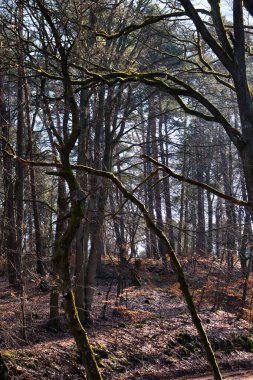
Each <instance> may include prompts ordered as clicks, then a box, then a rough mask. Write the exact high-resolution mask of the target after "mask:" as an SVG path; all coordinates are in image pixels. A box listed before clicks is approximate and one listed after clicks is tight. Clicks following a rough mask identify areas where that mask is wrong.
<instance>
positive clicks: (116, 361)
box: [0, 260, 253, 380]
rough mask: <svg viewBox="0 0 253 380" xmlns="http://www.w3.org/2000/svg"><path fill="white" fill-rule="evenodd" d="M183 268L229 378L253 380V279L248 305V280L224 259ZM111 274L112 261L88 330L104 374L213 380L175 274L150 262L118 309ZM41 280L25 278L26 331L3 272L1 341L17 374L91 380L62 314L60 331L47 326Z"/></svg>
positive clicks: (120, 378) (125, 379)
mask: <svg viewBox="0 0 253 380" xmlns="http://www.w3.org/2000/svg"><path fill="white" fill-rule="evenodd" d="M185 267H186V268H187V271H186V273H187V279H188V282H189V285H190V289H191V290H192V293H193V297H194V300H195V303H196V305H197V306H198V309H199V312H200V315H201V318H202V321H203V324H204V326H205V328H206V331H207V333H208V336H209V338H210V340H211V343H212V345H213V347H214V349H215V352H216V357H217V360H218V362H219V365H220V367H221V370H222V373H224V379H231V380H232V379H233V380H242V379H244V378H245V379H248V380H249V379H253V339H252V338H251V336H252V333H253V312H252V310H253V308H252V299H253V293H252V284H253V281H252V278H251V277H250V278H249V283H248V297H247V300H246V303H245V304H244V305H243V308H242V301H241V298H242V293H243V289H244V287H245V279H244V276H242V275H241V274H240V271H239V269H235V270H233V271H232V272H231V271H227V269H226V268H225V267H224V266H223V265H222V264H218V263H217V262H214V261H212V262H210V261H205V260H195V261H194V263H192V262H190V263H189V262H187V263H185ZM113 271H114V269H113V268H112V265H111V264H109V263H106V264H104V265H103V271H102V274H101V275H100V276H99V278H98V279H97V288H96V295H95V301H94V316H95V318H94V325H93V327H92V328H88V333H89V337H90V340H91V342H92V344H93V347H94V350H95V353H96V357H97V359H98V362H99V365H100V368H101V370H102V373H103V377H104V379H105V380H109V379H110V380H116V379H117V380H133V379H136V380H138V379H139V380H141V379H142V380H162V379H163V380H169V379H191V378H192V379H195V380H200V379H203V380H204V379H205V380H209V379H212V376H210V375H209V376H206V377H204V375H205V374H207V375H208V374H209V373H210V371H209V367H208V364H207V362H206V359H205V355H204V353H203V350H202V348H201V346H200V343H199V339H198V336H197V333H196V330H195V328H194V326H193V324H192V321H191V318H190V316H189V313H188V311H187V308H186V305H185V303H184V301H183V299H182V296H181V293H180V289H179V286H178V284H177V282H176V277H175V275H174V274H170V275H164V274H163V273H162V271H161V267H160V265H159V264H158V263H155V262H152V261H145V262H144V263H142V270H141V277H142V283H143V286H142V287H140V288H136V287H128V288H127V289H125V291H124V294H123V297H122V300H121V304H120V306H117V307H115V292H116V279H115V280H114V282H113V286H112V289H111V291H110V293H109V296H108V299H106V294H107V292H108V289H109V287H110V284H111V282H112V280H113ZM39 281H40V280H39V279H38V278H36V277H34V278H33V279H31V277H30V278H27V280H26V284H25V292H26V297H25V303H24V311H25V319H26V321H25V329H24V328H22V324H24V323H23V322H24V321H23V322H22V311H21V310H22V302H21V301H22V300H21V299H20V297H19V296H18V294H16V293H15V291H13V289H12V288H11V287H9V286H8V283H7V280H6V277H4V276H2V277H0V310H1V312H0V313H1V314H0V344H1V352H2V355H3V358H4V360H5V361H6V363H7V365H8V368H9V372H10V374H11V379H20V380H22V379H27V380H29V379H52V380H53V379H54V380H60V379H63V380H65V379H73V380H75V379H76V380H77V379H85V371H84V367H83V366H82V364H81V363H80V360H79V357H78V352H77V350H76V347H75V344H74V341H73V339H72V338H71V335H70V333H69V331H68V328H67V324H66V321H65V319H64V317H63V316H62V321H61V330H60V331H59V332H53V331H51V330H50V329H49V328H48V327H47V321H48V318H49V296H50V291H49V290H48V291H42V290H41V288H40V286H39ZM105 307H106V310H104V311H105V316H104V317H105V318H104V317H103V318H102V311H103V309H104V308H105ZM242 314H243V318H242V317H241V315H242ZM24 334H26V341H25V340H24ZM202 375H203V377H201V376H202ZM194 376H195V377H194ZM196 376H199V377H196ZM247 376H248V377H247ZM249 376H251V377H249Z"/></svg>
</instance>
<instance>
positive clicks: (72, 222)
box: [36, 0, 102, 380]
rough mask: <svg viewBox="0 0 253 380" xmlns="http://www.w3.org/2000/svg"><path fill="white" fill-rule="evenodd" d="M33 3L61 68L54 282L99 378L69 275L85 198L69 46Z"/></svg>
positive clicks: (90, 373) (92, 379)
mask: <svg viewBox="0 0 253 380" xmlns="http://www.w3.org/2000/svg"><path fill="white" fill-rule="evenodd" d="M36 3H37V5H38V7H39V9H40V11H41V14H42V15H43V17H44V18H45V21H46V23H47V24H48V26H49V28H50V29H51V33H52V35H53V37H54V40H55V44H56V46H57V48H58V52H59V59H60V64H61V72H62V85H63V99H64V110H65V113H64V117H63V126H62V128H63V130H62V136H63V137H61V135H60V134H59V133H58V132H57V131H56V133H55V138H56V139H57V140H58V144H57V150H58V152H59V155H60V160H61V168H60V169H59V171H55V172H51V173H48V174H53V175H57V176H59V177H61V178H63V179H64V180H65V181H66V183H67V185H68V188H69V195H70V215H69V219H68V226H67V228H66V230H65V231H64V232H63V233H62V234H61V235H60V236H59V237H58V239H57V241H56V242H55V252H54V256H53V265H54V270H55V275H56V278H58V285H59V287H60V290H61V292H62V294H63V297H64V302H63V306H64V310H65V312H66V317H67V320H68V323H69V327H70V330H71V332H72V334H73V337H74V339H75V342H76V345H77V347H78V350H79V352H80V353H81V357H82V360H83V363H84V366H85V369H86V376H87V379H88V380H102V376H101V373H100V370H99V368H98V365H97V362H96V359H95V356H94V353H93V350H92V347H91V345H90V342H89V339H88V336H87V333H86V331H85V329H84V327H83V326H82V324H81V322H80V319H79V316H78V311H77V308H76V305H75V297H74V292H73V289H72V284H71V276H70V248H71V244H72V242H73V240H74V238H75V236H76V233H77V231H78V229H79V226H80V224H81V221H82V219H83V216H84V213H83V201H84V199H85V196H84V193H83V191H82V189H81V187H80V184H79V182H78V180H77V177H76V176H75V174H74V172H73V169H72V167H71V164H70V155H71V152H72V151H73V148H74V147H75V145H76V142H77V139H78V137H79V134H80V131H81V124H80V115H79V109H78V106H77V102H76V99H75V94H74V91H73V88H72V84H71V79H70V76H69V65H68V57H69V50H68V47H66V46H64V42H62V38H61V35H60V34H59V33H60V32H59V30H58V28H57V26H56V25H55V24H54V21H53V19H52V17H51V12H50V11H49V10H48V9H47V8H46V7H45V5H44V3H43V2H41V1H40V0H37V1H36ZM70 49H71V47H70ZM69 115H71V127H70V126H68V119H69ZM53 132H55V131H53Z"/></svg>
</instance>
